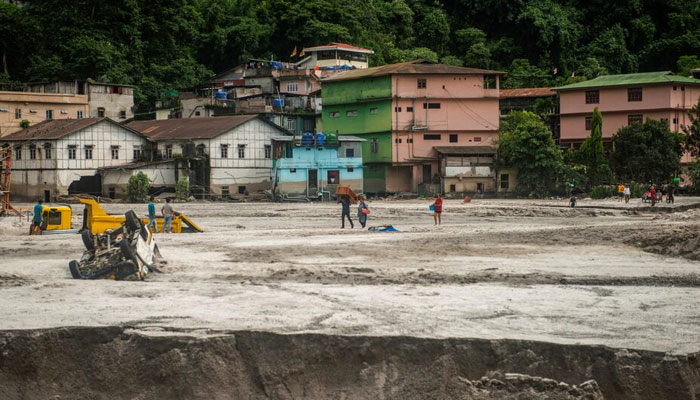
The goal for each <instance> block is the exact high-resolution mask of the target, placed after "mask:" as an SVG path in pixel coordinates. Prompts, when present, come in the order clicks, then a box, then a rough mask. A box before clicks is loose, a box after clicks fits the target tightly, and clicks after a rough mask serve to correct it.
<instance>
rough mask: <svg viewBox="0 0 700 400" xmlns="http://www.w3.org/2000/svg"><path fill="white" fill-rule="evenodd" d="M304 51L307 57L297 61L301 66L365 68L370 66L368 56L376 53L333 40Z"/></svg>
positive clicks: (298, 65)
mask: <svg viewBox="0 0 700 400" xmlns="http://www.w3.org/2000/svg"><path fill="white" fill-rule="evenodd" d="M302 53H304V55H306V57H305V58H303V59H302V60H301V61H299V62H297V63H296V65H297V67H299V68H311V69H313V68H315V67H318V68H328V67H342V66H347V67H350V68H357V69H363V68H367V67H369V60H368V57H369V55H370V54H374V51H373V50H370V49H363V48H362V47H357V46H353V45H350V44H345V43H337V42H331V43H328V44H327V45H325V46H314V47H306V48H304V50H303V51H302Z"/></svg>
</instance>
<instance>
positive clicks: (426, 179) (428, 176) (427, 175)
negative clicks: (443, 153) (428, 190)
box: [423, 164, 433, 183]
mask: <svg viewBox="0 0 700 400" xmlns="http://www.w3.org/2000/svg"><path fill="white" fill-rule="evenodd" d="M431 172H432V168H430V164H423V183H430V182H431V180H432V178H433V176H432V173H431Z"/></svg>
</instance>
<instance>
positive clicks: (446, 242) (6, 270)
mask: <svg viewBox="0 0 700 400" xmlns="http://www.w3.org/2000/svg"><path fill="white" fill-rule="evenodd" d="M696 203H700V199H697V198H679V199H678V201H677V202H676V205H675V208H671V207H668V206H666V205H665V204H664V205H661V206H657V207H655V208H653V209H652V208H651V207H649V205H647V204H643V203H640V202H639V201H638V200H637V201H634V200H633V202H631V203H630V204H628V205H625V204H622V203H618V202H617V201H615V200H604V201H586V200H583V201H580V202H579V206H580V207H579V208H577V209H570V208H567V207H565V206H566V201H563V200H547V201H535V200H532V201H526V200H477V201H473V202H472V203H470V204H462V202H460V201H454V200H448V201H446V203H445V212H444V213H443V224H442V225H441V226H435V225H434V224H433V219H432V216H431V214H430V212H429V210H428V204H429V203H428V202H427V201H422V202H421V201H374V202H370V204H369V205H370V208H371V210H372V214H371V216H370V220H369V225H370V226H374V225H384V224H391V225H393V226H394V227H395V228H397V229H398V230H399V231H400V232H397V233H381V232H369V231H367V230H362V229H359V224H358V223H357V221H355V228H354V229H350V228H349V226H346V229H344V230H341V229H339V228H340V210H339V206H337V205H335V204H328V203H325V204H311V203H304V204H290V203H286V204H276V203H195V204H176V207H175V209H176V210H177V211H181V212H183V213H185V214H187V215H188V216H190V217H191V218H192V219H193V220H194V221H195V222H196V223H197V224H199V225H200V226H201V227H202V228H203V229H204V230H205V232H204V233H197V234H179V235H175V234H173V235H158V236H157V240H158V243H159V246H160V249H161V251H162V253H163V255H164V257H165V258H166V260H167V265H165V266H164V267H163V273H162V274H151V275H149V276H148V277H147V281H146V282H114V281H76V280H72V279H70V274H69V272H68V261H69V260H70V259H74V258H79V256H80V254H81V252H82V250H83V245H82V242H81V240H80V237H79V236H78V235H46V236H33V237H29V236H26V233H25V232H26V231H27V230H28V225H27V223H26V222H22V223H20V222H19V220H18V219H17V218H7V219H4V220H2V221H0V241H1V242H0V253H1V254H2V256H3V262H2V266H1V267H0V300H1V302H2V307H0V330H4V331H9V330H25V331H26V332H33V330H36V329H49V331H46V330H43V331H40V332H43V333H42V335H45V334H46V332H51V331H50V329H54V328H60V327H110V326H118V327H120V328H121V329H128V330H129V332H131V333H130V334H133V335H144V336H147V337H149V338H153V337H169V336H170V335H175V336H177V337H182V336H185V337H191V338H196V339H197V340H206V339H207V338H210V337H218V335H221V334H222V332H233V331H236V332H242V331H261V332H269V333H273V334H274V333H276V334H284V335H292V337H296V335H302V336H300V337H304V338H305V339H304V340H305V341H307V342H308V340H310V339H308V338H309V336H308V334H321V335H326V336H330V337H344V336H351V337H388V338H390V337H397V338H400V337H412V338H420V339H448V338H449V339H465V340H466V339H476V340H479V339H486V340H496V341H497V340H515V341H536V342H547V343H552V344H554V345H581V346H597V345H605V346H609V347H611V348H614V349H617V350H615V351H617V353H615V351H612V353H611V354H619V352H620V351H622V350H620V349H632V350H637V351H641V350H645V351H651V352H656V354H659V355H658V357H659V359H660V360H663V359H664V357H665V356H664V353H669V354H670V355H669V356H668V357H678V356H680V357H686V355H689V354H690V356H687V357H691V361H692V360H696V358H693V357H696V355H694V354H693V353H696V352H698V351H699V350H700V327H699V325H700V261H699V260H700V243H699V240H700V239H699V238H700V210H697V209H695V208H694V204H696ZM27 206H28V205H27ZM104 208H105V209H106V210H107V211H108V212H110V213H123V212H124V211H126V210H128V209H130V208H135V209H136V211H137V212H139V213H140V214H143V213H145V205H126V204H105V205H104ZM74 209H75V211H76V213H75V214H76V215H75V216H74V224H76V225H78V224H80V222H81V221H82V215H81V214H82V211H81V210H80V207H78V206H75V207H74ZM354 214H355V213H354V212H353V219H355V220H356V217H355V216H354ZM30 336H31V335H30ZM9 337H12V335H10V336H9ZM10 343H11V341H10V340H9V339H7V338H5V339H3V340H0V347H2V346H10ZM13 354H15V353H13ZM549 356H552V355H551V354H550V355H549ZM3 357H6V358H5V359H3ZM387 357H389V356H387ZM615 357H617V355H615V356H611V359H614V358H615ZM390 358H391V357H389V359H390ZM3 360H4V363H3ZM375 361H376V360H375ZM608 361H609V360H608ZM8 362H9V361H8V359H7V356H0V376H2V374H3V373H6V374H7V373H9V372H7V371H8V370H7V365H8ZM382 362H383V363H384V365H385V368H386V363H387V360H383V361H382ZM540 362H542V363H547V362H549V361H548V360H547V358H546V357H543V358H542V360H541V361H540ZM571 362H572V363H574V362H575V361H573V360H572V361H571ZM669 362H670V361H669ZM676 362H677V361H676ZM370 364H371V363H370ZM379 364H382V363H381V362H380V363H379ZM389 364H391V362H389ZM431 365H432V364H431ZM689 365H690V367H688V368H690V369H689V370H690V371H691V372H690V373H688V372H684V374H685V375H683V377H684V378H683V379H681V381H682V382H683V385H685V386H683V385H681V386H683V387H684V388H685V389H684V390H686V392H683V393H685V394H687V395H688V397H686V396H685V395H681V396H680V397H675V398H693V397H689V396H693V395H694V396H700V378H698V375H700V372H698V370H697V368H698V366H697V362H695V364H693V362H690V364H689ZM370 366H372V367H373V368H374V367H375V366H373V365H370ZM35 367H36V366H35ZM389 367H390V365H389ZM36 368H38V367H36ZM377 368H379V367H377ZM591 368H592V367H591ZM581 370H582V371H585V370H586V368H581ZM588 370H591V369H590V368H589V369H588ZM516 372H517V373H522V374H535V375H536V374H537V373H539V371H538V370H537V369H536V368H534V369H526V368H524V369H521V370H518V368H515V367H513V368H511V369H510V370H506V369H501V368H496V369H488V368H486V369H484V370H483V371H480V372H479V371H471V372H470V374H467V375H468V376H464V377H463V379H462V380H459V379H457V376H454V377H452V378H454V379H457V381H455V382H462V383H461V384H464V385H467V386H465V387H468V390H467V389H464V391H463V392H454V393H461V394H460V396H467V397H466V398H491V397H483V396H487V395H486V394H484V395H483V396H482V397H478V396H481V395H480V394H479V393H481V392H483V393H487V392H489V391H491V392H493V393H496V392H497V390H501V395H493V396H494V397H493V398H506V396H505V394H503V393H505V392H503V391H504V390H505V391H507V388H508V387H515V386H518V385H520V386H527V387H528V388H529V389H528V390H529V391H530V392H532V393H534V392H536V391H534V389H532V385H535V386H538V385H539V386H542V385H543V384H542V381H541V380H542V379H549V378H551V376H550V377H548V376H540V377H534V378H532V379H534V381H532V382H535V383H532V382H531V380H530V378H523V377H520V376H515V375H509V376H508V379H506V375H504V374H506V373H516ZM628 372H629V371H628ZM387 373H388V372H386V371H384V372H383V374H384V375H381V374H380V375H381V376H384V378H381V377H379V378H377V379H379V381H378V382H375V383H376V384H377V385H380V386H382V385H384V386H382V387H385V386H386V387H388V385H397V384H398V383H397V379H400V376H399V375H400V374H399V375H397V376H394V377H392V376H391V374H389V378H387V377H386V376H385V375H386V374H387ZM679 374H680V373H677V374H676V375H675V377H674V378H673V379H676V378H678V376H681V375H679ZM10 375H12V374H11V373H10ZM373 376H374V375H373ZM378 376H379V375H378ZM482 376H484V377H485V378H484V380H480V377H482ZM688 376H689V377H688ZM288 378H290V377H288ZM297 378H298V377H297ZM555 378H556V379H558V382H559V381H562V380H564V379H565V378H567V376H565V375H560V376H558V377H555ZM280 379H281V378H280ZM382 379H383V381H382ZM588 379H596V380H597V383H596V382H593V383H588V386H585V388H586V389H585V390H583V389H580V388H579V389H575V388H574V386H573V385H580V384H582V383H583V382H585V381H586V380H588ZM600 379H601V377H600V376H591V375H588V376H587V375H586V374H585V373H577V374H573V375H570V380H569V381H567V382H562V383H563V384H566V385H570V386H571V387H570V388H569V389H566V390H565V387H564V386H560V387H559V389H560V392H561V396H564V397H551V396H554V395H553V393H554V391H551V390H550V392H548V393H549V396H550V398H598V397H596V396H599V395H600V396H602V394H605V390H603V391H602V394H600V393H599V392H597V390H598V389H597V386H595V387H594V386H593V385H594V384H595V385H597V384H599V383H601V382H600ZM668 379H669V384H671V383H670V381H671V380H672V378H668ZM677 380H678V379H676V380H675V381H674V382H676V381H677ZM491 381H495V382H496V383H494V384H493V385H495V386H493V385H491V383H490V382H491ZM661 381H663V379H661ZM358 382H359V381H358ZM358 382H355V383H358ZM382 382H383V383H382ZM465 382H468V383H465ZM479 382H481V383H479ZM498 382H501V383H503V384H504V386H502V387H498V386H499V383H498ZM517 382H519V383H518V384H517V385H516V383H517ZM546 382H547V384H546V385H549V384H552V383H551V382H550V381H546ZM628 383H629V382H628ZM284 384H285V385H288V384H290V383H289V382H285V383H284ZM461 384H460V385H461ZM558 384H559V383H557V385H558ZM18 385H21V382H20V383H18ZM514 385H515V386H514ZM546 385H545V386H546ZM606 385H607V386H606ZM615 385H616V384H607V383H606V384H601V386H602V387H603V388H604V389H605V388H608V389H606V390H609V388H610V387H618V386H619V385H618V386H615ZM674 385H675V383H674ZM631 386H634V385H633V384H631ZM642 386H643V385H641V384H640V386H639V387H642ZM426 388H427V387H426ZM287 389H288V394H289V393H291V395H289V396H287V397H285V396H286V395H285V396H283V395H274V394H270V393H267V397H269V398H305V396H304V395H303V394H300V393H304V392H303V390H302V391H301V392H300V391H296V389H295V388H287ZM297 389H298V388H297ZM307 389H308V388H307ZM299 390H301V389H299ZM305 390H306V389H305ZM412 390H413V393H415V394H416V396H414V397H413V398H433V397H434V398H439V396H437V395H436V396H432V395H431V396H426V397H421V396H419V395H418V394H420V392H419V391H418V392H416V391H415V390H416V389H415V388H413V389H412ZM518 390H519V389H518ZM543 390H544V389H543ZM480 391H481V392H480ZM58 392H60V391H58ZM58 392H57V393H58ZM263 392H264V391H263ZM514 392H517V390H515V389H514ZM13 393H14V392H13ZM50 393H53V392H51V391H48V392H44V394H47V395H48V394H50ZM61 393H64V392H61ZM69 393H70V391H69ZM111 393H112V394H115V393H116V392H111ZM275 393H282V392H275ZM285 393H287V392H285ZM314 393H317V395H318V396H320V394H319V393H321V392H314ZM325 393H326V394H327V395H328V396H331V397H334V398H342V397H338V396H333V395H332V393H336V394H337V392H325ZM348 393H350V394H349V395H347V396H348V397H346V398H357V397H354V396H353V395H352V393H353V392H352V391H349V392H348ZM368 393H369V392H368ZM377 393H379V392H377ZM377 393H375V395H376V394H377ZM382 393H384V394H383V396H384V398H411V396H408V397H406V393H403V394H401V395H400V396H399V395H398V394H397V395H391V393H390V392H382ZM431 393H432V392H431ZM483 393H482V394H483ZM517 393H519V392H517ZM523 393H524V392H523ZM577 393H579V394H577ZM620 393H621V392H618V393H615V396H614V397H609V396H608V398H620V397H619V396H620V395H621V394H620ZM630 393H631V392H630ZM678 393H680V392H678ZM93 394H94V393H93ZM387 394H388V395H387ZM86 396H87V397H86V398H91V397H89V396H88V395H86ZM116 396H117V397H119V395H118V394H117V395H116ZM208 396H210V397H208V398H217V396H211V393H209V392H208ZM469 396H471V397H469ZM584 396H588V397H584ZM11 397H12V396H11ZM68 397H70V396H68ZM68 397H66V398H68ZM98 397H99V396H98ZM108 397H109V396H107V397H105V398H108ZM253 397H255V396H253ZM263 397H264V396H263ZM263 397H261V398H263ZM379 397H381V396H379ZM448 397H449V396H448ZM545 397H546V396H545ZM18 398H31V396H30V397H22V396H19V397H18ZM125 398H134V397H125ZM143 398H148V396H146V397H143ZM182 398H205V397H204V395H202V396H201V397H200V395H199V394H196V393H195V394H193V395H192V396H184V397H182ZM221 398H226V397H221ZM307 398H315V397H314V396H311V397H307ZM316 398H317V397H316ZM513 398H516V397H513ZM517 398H540V397H532V396H531V397H517ZM542 398H544V397H542ZM622 398H624V397H622ZM628 398H635V397H634V396H631V397H628ZM657 398H658V397H657Z"/></svg>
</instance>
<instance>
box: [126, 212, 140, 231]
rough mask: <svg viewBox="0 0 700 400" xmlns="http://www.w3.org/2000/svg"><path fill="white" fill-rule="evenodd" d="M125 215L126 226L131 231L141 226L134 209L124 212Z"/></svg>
mask: <svg viewBox="0 0 700 400" xmlns="http://www.w3.org/2000/svg"><path fill="white" fill-rule="evenodd" d="M124 216H125V217H126V227H127V228H128V229H129V230H130V231H131V232H136V231H137V230H138V229H139V228H141V224H140V223H139V222H141V220H140V219H139V217H138V216H137V215H136V213H135V212H134V210H129V211H127V212H126V214H124Z"/></svg>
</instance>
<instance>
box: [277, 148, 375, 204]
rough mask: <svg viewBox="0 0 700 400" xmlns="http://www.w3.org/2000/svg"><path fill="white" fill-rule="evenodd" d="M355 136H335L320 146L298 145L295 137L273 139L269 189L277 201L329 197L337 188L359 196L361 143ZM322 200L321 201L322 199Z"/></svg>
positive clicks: (360, 186)
mask: <svg viewBox="0 0 700 400" xmlns="http://www.w3.org/2000/svg"><path fill="white" fill-rule="evenodd" d="M364 141H365V140H364V139H362V138H359V137H356V136H338V138H337V140H333V141H328V142H326V143H324V144H323V145H322V146H319V145H317V144H315V143H313V144H304V145H302V143H301V139H300V138H299V137H293V136H275V137H273V138H272V148H273V161H272V169H273V179H274V183H273V188H274V191H275V195H276V196H278V197H285V196H305V197H309V198H317V197H320V196H321V195H326V196H327V197H332V196H334V194H335V190H336V188H337V186H338V185H347V186H350V187H351V188H352V189H353V190H354V191H355V193H362V191H363V179H362V142H364ZM326 196H324V197H326Z"/></svg>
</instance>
